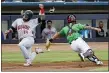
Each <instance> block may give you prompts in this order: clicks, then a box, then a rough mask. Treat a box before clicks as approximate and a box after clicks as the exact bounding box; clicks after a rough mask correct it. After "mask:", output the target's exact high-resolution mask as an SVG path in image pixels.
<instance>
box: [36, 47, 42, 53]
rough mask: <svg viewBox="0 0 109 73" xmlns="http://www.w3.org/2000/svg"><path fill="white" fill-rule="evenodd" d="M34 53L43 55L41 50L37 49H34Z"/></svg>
mask: <svg viewBox="0 0 109 73" xmlns="http://www.w3.org/2000/svg"><path fill="white" fill-rule="evenodd" d="M35 52H36V54H39V53H44V52H43V50H42V49H40V48H38V47H36V48H35Z"/></svg>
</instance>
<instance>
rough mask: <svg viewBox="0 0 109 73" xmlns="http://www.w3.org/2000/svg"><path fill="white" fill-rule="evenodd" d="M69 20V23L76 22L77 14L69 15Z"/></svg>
mask: <svg viewBox="0 0 109 73" xmlns="http://www.w3.org/2000/svg"><path fill="white" fill-rule="evenodd" d="M67 21H68V23H72V22H76V16H75V15H68V16H67Z"/></svg>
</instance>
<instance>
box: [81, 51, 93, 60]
mask: <svg viewBox="0 0 109 73" xmlns="http://www.w3.org/2000/svg"><path fill="white" fill-rule="evenodd" d="M83 55H84V57H85V58H87V57H92V56H93V55H94V52H93V51H92V50H91V49H88V50H87V51H86V52H85V53H83Z"/></svg>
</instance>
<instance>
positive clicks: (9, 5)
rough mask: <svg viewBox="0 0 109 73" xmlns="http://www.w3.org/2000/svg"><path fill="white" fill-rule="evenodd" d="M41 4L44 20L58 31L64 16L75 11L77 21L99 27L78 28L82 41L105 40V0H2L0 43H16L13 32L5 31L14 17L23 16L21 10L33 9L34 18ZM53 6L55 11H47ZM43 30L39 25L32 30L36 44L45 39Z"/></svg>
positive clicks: (106, 31)
mask: <svg viewBox="0 0 109 73" xmlns="http://www.w3.org/2000/svg"><path fill="white" fill-rule="evenodd" d="M40 3H42V4H44V6H45V14H46V20H52V22H53V23H52V24H53V27H55V28H56V30H57V31H59V30H61V28H62V27H64V26H66V24H67V20H66V17H67V15H69V14H75V15H76V17H77V22H78V23H81V24H84V25H88V26H89V25H90V26H93V27H98V28H100V29H102V32H100V33H98V32H96V31H92V30H85V31H81V36H82V37H83V38H84V40H86V41H89V42H93V41H94V42H106V41H108V38H107V37H108V28H107V25H108V0H1V9H2V11H1V12H2V13H1V14H2V15H1V17H2V19H1V21H2V23H1V24H2V29H1V33H2V43H18V39H17V38H13V36H12V33H10V34H9V35H8V37H6V36H5V34H4V33H5V30H7V29H9V28H10V27H11V24H12V22H13V21H14V20H15V19H17V18H19V17H22V16H21V14H20V11H21V10H32V11H33V12H34V17H33V18H36V17H38V14H39V6H38V5H39V4H40ZM52 7H55V9H56V10H55V12H54V13H49V9H50V8H52ZM43 24H46V22H45V23H43ZM43 29H44V28H41V26H40V25H38V26H37V27H36V29H35V31H36V34H35V40H36V43H39V42H40V43H41V42H44V40H43V39H41V33H42V30H43ZM101 38H102V39H101ZM54 42H65V43H66V39H65V38H60V39H57V40H56V41H54Z"/></svg>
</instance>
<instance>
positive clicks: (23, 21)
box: [5, 10, 41, 66]
mask: <svg viewBox="0 0 109 73" xmlns="http://www.w3.org/2000/svg"><path fill="white" fill-rule="evenodd" d="M22 15H23V18H18V19H16V20H15V21H14V22H13V23H12V27H11V28H10V29H9V30H7V31H6V32H5V33H6V34H8V33H10V32H14V31H15V30H17V32H18V39H19V41H20V43H19V44H18V46H19V47H20V49H21V51H22V53H23V56H24V58H25V61H26V63H24V66H30V65H31V64H32V61H33V60H34V58H35V56H36V52H31V48H32V45H33V44H34V38H33V37H34V36H33V33H34V29H35V27H36V26H37V25H38V24H39V22H40V21H41V20H40V18H36V19H31V18H32V16H33V12H32V11H31V10H26V11H25V12H24V13H23V14H22Z"/></svg>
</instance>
